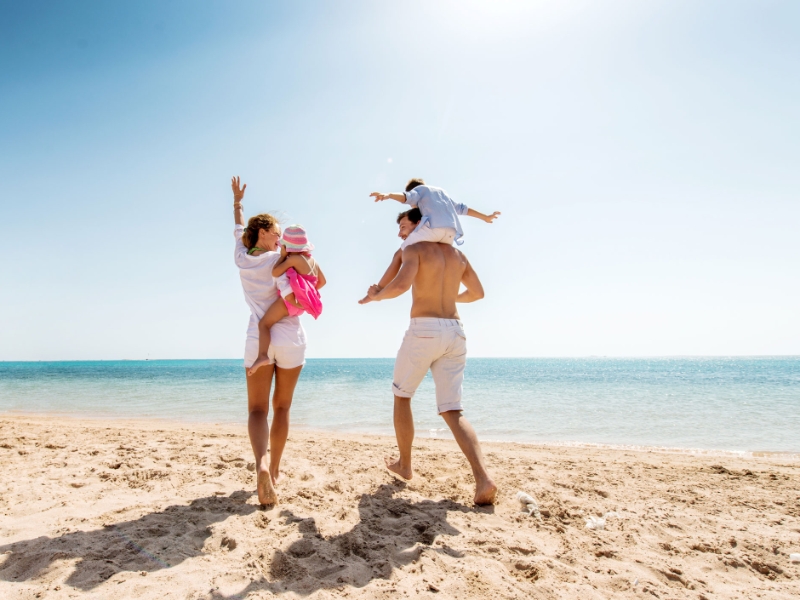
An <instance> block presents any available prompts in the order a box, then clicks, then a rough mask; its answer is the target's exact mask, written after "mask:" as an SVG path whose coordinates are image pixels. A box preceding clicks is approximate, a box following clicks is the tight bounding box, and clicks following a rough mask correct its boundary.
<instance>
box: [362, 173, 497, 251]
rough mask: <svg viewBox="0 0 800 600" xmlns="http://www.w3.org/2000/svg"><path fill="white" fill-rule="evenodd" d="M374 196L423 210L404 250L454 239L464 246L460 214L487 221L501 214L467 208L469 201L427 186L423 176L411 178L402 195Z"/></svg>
mask: <svg viewBox="0 0 800 600" xmlns="http://www.w3.org/2000/svg"><path fill="white" fill-rule="evenodd" d="M370 196H371V197H373V198H375V202H380V201H382V200H397V201H398V202H400V203H401V204H407V205H408V206H410V207H412V208H414V207H417V208H419V210H420V212H421V213H422V220H421V221H420V222H419V225H417V227H416V229H414V231H413V232H412V233H411V235H409V236H408V237H407V238H406V239H405V240H404V241H403V243H402V244H401V245H400V249H401V250H404V249H405V248H407V247H408V246H410V245H412V244H416V243H417V242H439V243H443V244H452V243H453V242H455V243H456V244H457V245H459V246H460V245H461V244H463V243H464V241H463V240H462V239H461V238H462V237H463V236H464V232H463V230H462V229H461V221H459V219H458V217H459V215H467V216H468V217H475V218H476V219H480V220H481V221H485V222H486V223H492V222H493V221H494V220H495V219H496V218H497V217H498V216H500V213H499V212H497V211H495V212H493V213H492V214H491V215H485V214H483V213H481V212H478V211H477V210H473V209H471V208H468V207H467V205H466V204H463V203H462V204H457V203H456V202H455V201H454V200H453V199H452V198H451V197H450V196H448V195H447V192H445V191H444V190H443V189H441V188H437V187H433V186H430V185H426V184H425V181H424V180H423V179H419V178H416V179H411V180H409V182H408V183H407V184H406V191H405V192H404V193H402V194H384V193H382V192H372V193H371V194H370Z"/></svg>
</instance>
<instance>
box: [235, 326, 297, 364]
mask: <svg viewBox="0 0 800 600" xmlns="http://www.w3.org/2000/svg"><path fill="white" fill-rule="evenodd" d="M267 356H268V357H269V363H267V364H270V365H275V366H276V367H278V368H279V369H294V368H296V367H302V366H303V365H304V364H306V347H305V346H273V345H272V344H270V346H269V350H268V351H267ZM257 358H258V333H256V336H255V337H253V336H251V335H248V336H247V341H246V342H245V343H244V366H245V367H246V368H248V369H249V368H250V367H252V366H253V363H254V362H256V359H257Z"/></svg>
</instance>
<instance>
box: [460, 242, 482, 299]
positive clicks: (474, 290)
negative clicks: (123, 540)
mask: <svg viewBox="0 0 800 600" xmlns="http://www.w3.org/2000/svg"><path fill="white" fill-rule="evenodd" d="M462 256H464V255H463V254H462ZM464 260H465V261H467V268H466V269H464V274H463V275H462V276H461V283H463V284H464V287H465V288H466V289H465V290H464V291H463V292H461V293H460V294H459V295H458V296H456V302H475V301H476V300H480V299H482V298H483V285H481V280H480V279H478V274H477V273H476V272H475V270H474V269H473V268H472V265H471V264H469V260H468V259H467V257H466V256H464Z"/></svg>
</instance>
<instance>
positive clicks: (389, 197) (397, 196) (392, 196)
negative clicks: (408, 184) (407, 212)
mask: <svg viewBox="0 0 800 600" xmlns="http://www.w3.org/2000/svg"><path fill="white" fill-rule="evenodd" d="M370 198H375V202H380V201H382V200H397V201H398V202H399V203H400V204H405V203H406V195H405V194H384V193H383V192H372V193H371V194H370Z"/></svg>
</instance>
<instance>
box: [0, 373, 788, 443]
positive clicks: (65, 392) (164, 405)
mask: <svg viewBox="0 0 800 600" xmlns="http://www.w3.org/2000/svg"><path fill="white" fill-rule="evenodd" d="M392 365H393V360H392V359H310V360H309V361H308V363H307V365H306V367H305V369H304V370H303V373H302V376H301V378H300V383H299V384H298V388H297V391H296V393H295V400H294V404H293V407H292V422H293V425H294V426H300V427H308V428H315V429H327V430H338V431H347V432H365V433H382V434H392V433H393V430H392V393H391V378H392ZM464 401H465V414H466V416H467V417H468V418H469V420H470V421H471V422H472V424H473V425H474V426H475V428H476V430H477V431H478V434H479V436H480V437H481V438H482V439H487V440H508V441H519V442H567V443H569V442H577V443H601V444H619V445H640V446H664V447H673V448H695V449H710V450H736V451H784V452H800V357H782V358H653V359H605V358H589V359H544V358H543V359H525V358H518V359H489V358H472V359H469V361H468V364H467V370H466V380H465V382H464ZM412 406H413V409H414V416H415V420H416V424H417V435H420V436H435V437H447V432H446V430H445V429H444V422H443V421H442V420H441V418H440V417H438V416H437V414H436V404H435V401H434V394H433V384H432V381H431V380H430V377H428V378H427V379H426V380H425V381H424V382H423V385H422V386H421V388H420V390H419V392H418V394H417V396H416V397H415V398H414V400H413V405H412ZM0 412H3V413H50V414H55V415H64V416H89V417H100V418H105V417H109V418H165V419H178V420H184V421H213V422H238V423H244V422H245V419H246V395H245V379H244V368H243V367H242V361H241V360H166V361H101V362H18V363H15V362H5V363H0Z"/></svg>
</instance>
